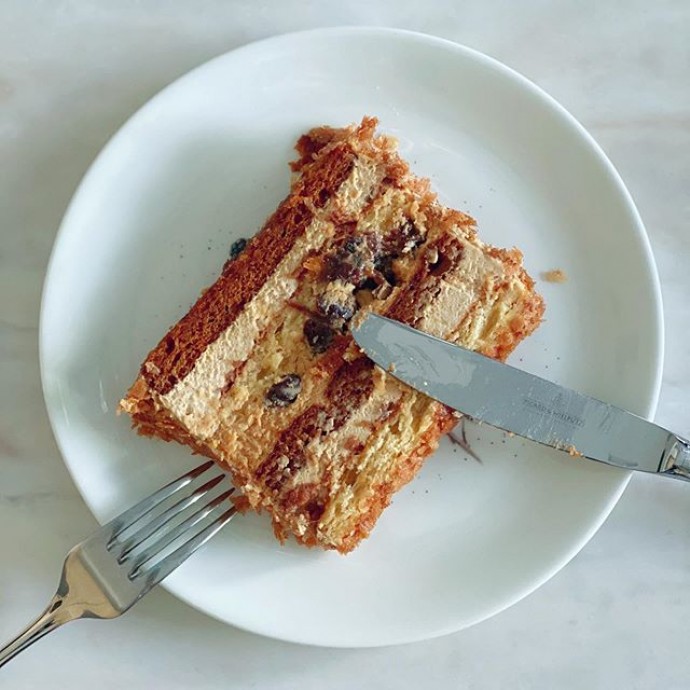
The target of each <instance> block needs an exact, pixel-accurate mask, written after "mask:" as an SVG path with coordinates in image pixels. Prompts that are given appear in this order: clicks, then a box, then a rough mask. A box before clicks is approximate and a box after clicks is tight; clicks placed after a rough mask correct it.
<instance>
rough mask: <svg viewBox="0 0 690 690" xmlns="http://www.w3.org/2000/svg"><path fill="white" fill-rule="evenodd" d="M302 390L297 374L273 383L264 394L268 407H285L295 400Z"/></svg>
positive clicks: (300, 380)
mask: <svg viewBox="0 0 690 690" xmlns="http://www.w3.org/2000/svg"><path fill="white" fill-rule="evenodd" d="M301 390H302V379H301V378H300V377H299V376H298V375H297V374H288V375H287V376H284V377H283V378H282V379H280V381H278V382H277V383H274V384H273V385H272V386H271V387H270V388H269V389H268V391H267V392H266V404H267V405H268V406H269V407H286V406H287V405H290V404H291V403H293V402H295V400H297V396H298V395H299V394H300V391H301Z"/></svg>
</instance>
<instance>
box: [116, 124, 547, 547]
mask: <svg viewBox="0 0 690 690" xmlns="http://www.w3.org/2000/svg"><path fill="white" fill-rule="evenodd" d="M375 124H376V122H375V120H373V119H370V118H365V119H364V120H363V122H362V124H361V125H360V126H359V127H349V128H344V129H339V130H337V129H329V128H318V129H316V130H313V131H312V132H311V133H310V134H309V135H305V136H304V137H302V138H301V139H300V141H299V142H298V147H297V148H298V151H299V153H300V156H301V157H300V159H299V160H298V161H297V162H296V163H294V164H293V169H294V170H295V172H296V174H297V177H296V179H295V181H294V182H293V189H292V192H291V194H290V196H288V198H287V199H286V200H285V201H284V202H283V203H282V204H281V206H280V207H279V208H278V210H277V211H276V212H275V213H274V214H273V216H271V218H269V220H268V221H267V222H266V224H265V226H264V228H263V229H262V230H261V231H260V232H259V233H258V234H257V235H256V236H255V237H254V238H253V239H252V240H251V241H250V242H249V243H248V245H247V248H246V249H245V251H244V252H243V253H242V254H240V255H239V257H238V258H236V259H235V260H234V261H230V262H228V263H227V264H226V266H225V268H224V270H223V274H222V275H221V277H220V278H219V279H218V281H217V282H216V283H215V284H214V285H213V286H211V288H209V290H207V291H206V292H205V293H204V294H203V295H202V297H201V298H200V299H199V300H198V302H197V303H196V304H195V305H194V306H193V307H192V309H191V310H190V312H189V313H188V314H187V315H186V316H185V317H183V319H182V320H181V321H180V322H179V323H178V324H176V325H175V326H174V327H173V328H172V329H171V331H170V332H169V333H168V334H167V335H166V337H165V338H163V340H162V341H161V343H160V344H159V345H158V346H157V347H156V348H155V349H154V350H153V351H152V352H151V354H150V355H149V356H148V357H147V359H146V361H145V362H144V364H143V365H142V370H141V374H140V376H139V378H138V379H137V381H136V383H135V385H134V386H133V387H132V389H131V390H130V392H129V393H128V395H127V397H126V398H125V399H124V400H123V401H122V403H121V406H122V408H123V409H124V410H126V411H127V412H129V413H130V414H131V415H132V418H133V421H134V424H135V425H136V426H137V428H138V429H139V431H140V432H141V433H145V434H149V435H156V436H159V437H161V438H164V439H165V440H170V439H175V440H178V441H180V442H182V443H186V444H188V445H190V446H191V447H192V448H194V450H196V451H197V452H203V453H205V454H207V455H209V456H210V457H213V458H214V459H216V460H217V461H218V462H219V463H220V464H221V465H223V466H224V467H226V468H227V469H229V470H230V472H231V473H232V475H233V480H234V482H235V483H236V485H237V486H238V487H239V488H240V489H241V490H242V491H243V493H244V496H245V497H246V500H247V502H248V504H249V505H250V506H251V507H253V508H255V509H257V510H267V511H268V512H269V513H270V515H271V517H272V520H273V524H274V529H275V531H276V534H277V535H278V536H279V537H280V538H281V539H283V538H285V537H286V536H288V535H289V534H292V535H294V536H295V537H296V538H297V539H298V541H300V542H302V543H304V544H307V545H320V546H322V547H325V548H334V549H337V550H339V551H341V552H346V551H349V550H351V549H352V548H354V547H355V546H356V545H357V543H359V541H360V540H361V539H362V538H364V537H365V536H366V535H367V534H368V533H369V531H370V530H371V529H372V527H373V525H374V523H375V521H376V519H377V518H378V516H379V515H380V513H381V511H382V510H383V509H384V508H385V507H386V505H388V503H389V502H390V500H391V497H392V495H393V493H394V492H395V491H396V490H397V489H398V488H400V486H402V485H403V484H404V483H405V482H407V481H409V480H410V479H411V478H412V476H414V473H415V472H416V471H417V469H418V468H419V467H420V466H421V464H422V462H423V461H424V459H425V458H426V457H427V456H428V455H429V454H430V453H431V452H433V450H434V448H435V447H436V445H437V443H438V439H439V437H440V436H441V435H442V434H443V433H445V431H447V430H448V429H449V428H450V427H452V425H453V424H454V423H455V417H454V415H453V413H451V411H450V410H449V409H447V408H445V407H444V406H443V405H441V404H439V403H437V402H435V401H432V400H430V399H429V398H427V397H425V396H424V395H422V394H420V393H417V392H415V391H413V390H412V389H410V388H408V387H407V386H405V385H404V384H402V383H400V382H398V381H397V380H396V379H395V378H393V377H392V376H390V375H388V374H387V373H386V372H384V371H381V370H380V369H379V368H377V367H375V366H374V365H373V364H372V363H371V362H370V360H368V359H367V358H366V357H364V356H363V355H362V354H361V353H360V351H359V350H358V348H357V347H356V345H355V344H354V341H353V340H352V338H351V336H350V335H349V331H348V324H349V322H350V320H351V319H352V318H353V317H354V316H355V314H357V313H358V312H359V313H361V312H366V311H368V310H375V311H377V312H379V313H382V314H385V315H387V316H390V317H391V318H395V319H398V320H400V321H403V322H405V323H408V324H410V325H413V326H415V327H417V328H420V329H422V330H424V331H427V332H429V333H432V334H433V335H436V336H439V337H442V338H445V339H447V340H451V341H453V342H457V343H459V344H462V345H464V346H466V347H470V348H472V349H475V350H477V351H480V352H483V353H484V354H487V355H490V356H492V357H497V358H499V359H504V358H505V357H506V356H507V355H508V354H509V353H510V352H511V351H512V349H513V348H514V347H515V345H516V344H517V343H518V342H519V341H520V340H521V339H522V338H524V337H525V336H526V335H528V334H529V333H530V332H531V331H532V330H533V329H534V328H535V327H536V326H537V325H538V323H539V321H540V319H541V316H542V313H543V303H542V300H541V298H540V297H539V296H538V295H537V294H536V293H535V292H534V289H533V282H532V280H531V279H530V278H529V276H528V275H527V274H526V273H525V271H524V269H523V268H522V263H521V255H520V253H519V252H518V251H517V250H510V251H506V250H498V249H495V248H492V247H489V246H487V245H484V244H483V243H482V242H481V241H480V240H479V239H478V238H477V235H476V231H475V229H474V221H473V220H472V219H471V218H470V217H469V216H467V215H465V214H463V213H460V212H459V211H454V210H451V209H447V208H445V207H443V206H442V205H440V204H439V203H438V202H437V200H436V198H435V196H434V195H433V194H432V193H431V192H430V190H429V186H428V182H427V181H425V180H420V179H418V178H415V177H414V176H413V175H411V174H410V172H409V170H408V168H407V165H406V164H405V163H404V162H403V161H402V160H401V159H400V158H399V156H398V155H397V152H396V150H395V144H394V142H393V141H392V140H391V139H389V138H386V137H377V136H375V133H374V128H375Z"/></svg>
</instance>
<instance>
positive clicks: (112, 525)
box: [103, 460, 215, 549]
mask: <svg viewBox="0 0 690 690" xmlns="http://www.w3.org/2000/svg"><path fill="white" fill-rule="evenodd" d="M214 464H215V463H214V462H213V460H209V461H208V462H205V463H203V464H202V465H199V466H198V467H196V468H194V469H193V470H191V471H190V472H187V474H183V475H182V476H181V477H179V478H177V479H175V480H174V481H172V482H170V483H169V484H166V485H165V486H164V487H163V488H162V489H159V490H158V491H156V492H155V493H154V494H151V495H150V496H147V497H146V498H145V499H143V500H142V501H139V503H137V504H136V505H133V506H132V507H131V508H129V509H128V510H126V511H125V512H124V513H122V514H120V515H118V516H117V517H116V518H113V519H112V520H111V521H110V522H109V523H107V524H106V525H104V527H103V529H112V534H111V536H110V540H109V541H108V546H107V548H108V549H111V548H112V546H113V544H114V542H115V540H116V539H117V537H118V536H119V535H120V534H122V532H124V531H125V530H126V529H127V528H128V527H131V526H132V525H133V524H134V523H135V522H136V521H137V520H140V519H141V518H142V517H144V515H146V514H147V513H149V512H150V511H151V510H153V509H154V508H155V507H156V506H157V505H158V504H159V503H162V502H163V501H164V500H165V499H166V498H169V497H170V496H172V495H173V494H174V493H176V492H177V491H179V490H180V489H182V488H183V487H185V486H187V484H189V483H190V482H192V481H194V480H195V479H196V478H197V477H199V476H201V475H202V474H203V473H204V472H206V471H207V470H208V469H210V468H211V467H213V466H214Z"/></svg>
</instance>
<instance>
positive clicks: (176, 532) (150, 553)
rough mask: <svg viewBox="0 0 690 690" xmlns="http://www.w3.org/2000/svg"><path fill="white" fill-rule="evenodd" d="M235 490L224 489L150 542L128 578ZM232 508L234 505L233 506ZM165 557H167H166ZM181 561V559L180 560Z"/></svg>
mask: <svg viewBox="0 0 690 690" xmlns="http://www.w3.org/2000/svg"><path fill="white" fill-rule="evenodd" d="M234 491H235V489H234V487H233V488H232V489H228V490H227V491H224V492H223V493H222V494H220V495H219V496H217V497H216V498H214V499H213V500H212V501H210V502H209V503H207V504H206V505H205V506H203V507H202V508H199V510H197V511H196V512H195V513H193V514H192V515H190V516H189V517H188V518H187V519H186V520H184V521H183V522H181V523H180V524H179V525H177V526H176V527H174V528H173V529H171V530H170V531H169V532H167V533H166V534H165V535H163V536H162V537H161V538H160V539H159V540H158V541H156V542H155V543H154V544H152V545H151V546H150V547H149V548H148V549H146V550H145V551H144V552H143V553H141V554H140V555H139V556H137V558H135V559H134V561H133V562H132V570H131V571H130V573H129V579H130V580H133V579H135V578H136V577H138V576H139V574H140V573H141V571H142V569H143V568H144V566H145V565H146V564H147V563H148V562H149V561H151V560H152V559H153V558H155V557H156V556H157V555H158V554H159V553H161V551H163V549H165V548H167V547H168V546H170V544H172V543H173V542H174V541H175V540H176V539H178V538H179V537H181V536H183V535H184V534H186V533H187V532H189V530H190V529H191V528H192V527H194V525H196V524H197V523H198V522H200V521H201V520H203V519H204V518H205V517H207V516H208V515H209V514H210V513H212V512H213V511H214V510H215V509H216V508H217V507H218V506H219V505H222V504H223V503H225V501H226V500H227V499H228V498H229V497H230V496H231V495H232V493H233V492H234ZM233 510H234V507H233ZM166 558H167V557H166ZM164 560H165V559H164ZM180 562H181V561H180Z"/></svg>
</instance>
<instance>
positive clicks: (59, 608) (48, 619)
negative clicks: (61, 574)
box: [0, 594, 79, 667]
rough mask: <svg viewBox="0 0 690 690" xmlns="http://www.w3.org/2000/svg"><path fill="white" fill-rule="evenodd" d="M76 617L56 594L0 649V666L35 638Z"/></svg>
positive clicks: (30, 643) (34, 640)
mask: <svg viewBox="0 0 690 690" xmlns="http://www.w3.org/2000/svg"><path fill="white" fill-rule="evenodd" d="M78 617H79V616H78V615H74V612H73V611H70V607H68V606H65V600H64V598H63V597H61V596H60V595H59V594H56V595H55V596H54V597H53V599H52V600H51V602H50V604H48V607H47V608H46V610H45V611H44V612H43V613H42V614H41V615H40V616H39V617H38V618H37V619H36V620H35V621H34V622H33V623H31V624H30V625H29V626H28V627H27V628H26V629H25V630H23V631H22V632H20V633H19V635H17V636H16V637H15V638H14V639H13V640H11V641H10V642H8V643H7V644H6V645H5V646H4V647H2V649H0V667H2V666H4V665H5V664H6V663H7V662H8V661H9V660H10V659H12V658H13V657H14V656H16V655H17V654H19V652H21V651H23V650H25V649H26V648H27V647H29V646H31V645H32V644H33V643H34V642H36V640H38V639H40V638H41V637H43V636H44V635H47V634H48V633H49V632H52V631H53V630H55V629H56V628H59V627H60V626H61V625H63V624H64V623H68V622H69V621H71V620H74V619H75V618H78Z"/></svg>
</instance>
